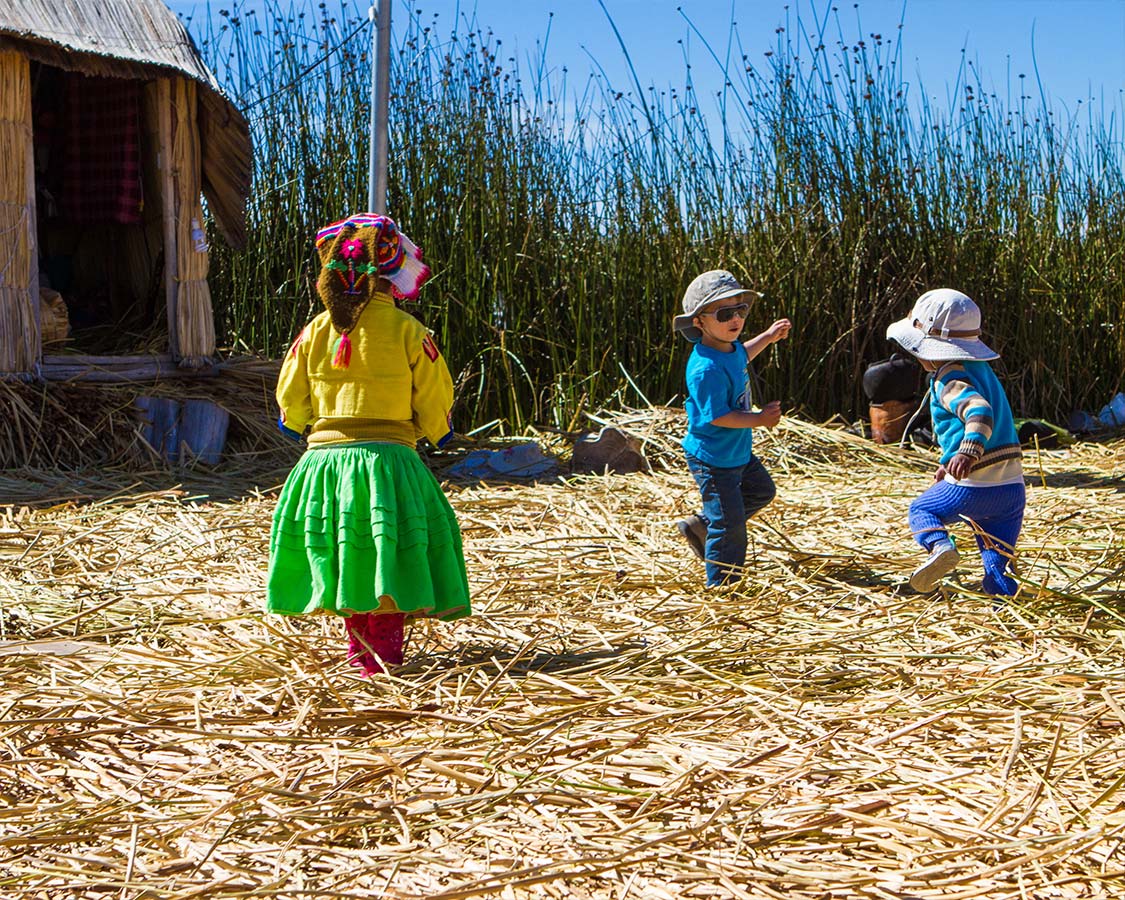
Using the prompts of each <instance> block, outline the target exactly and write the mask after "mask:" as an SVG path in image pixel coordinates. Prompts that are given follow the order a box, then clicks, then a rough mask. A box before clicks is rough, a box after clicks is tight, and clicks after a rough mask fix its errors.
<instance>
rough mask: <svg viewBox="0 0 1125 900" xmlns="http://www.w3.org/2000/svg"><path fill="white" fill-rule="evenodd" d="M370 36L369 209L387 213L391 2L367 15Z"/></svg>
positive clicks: (382, 2) (380, 0) (385, 1)
mask: <svg viewBox="0 0 1125 900" xmlns="http://www.w3.org/2000/svg"><path fill="white" fill-rule="evenodd" d="M368 17H369V18H370V19H371V21H372V22H374V23H375V28H374V30H373V32H372V34H371V148H370V153H369V158H368V168H369V180H368V184H367V208H368V210H369V211H370V212H373V213H378V214H380V215H382V214H384V213H386V211H387V138H388V131H387V109H388V106H389V103H388V98H389V95H390V89H391V0H378V2H377V3H376V4H375V5H374V6H372V7H371V9H370V10H369V11H368Z"/></svg>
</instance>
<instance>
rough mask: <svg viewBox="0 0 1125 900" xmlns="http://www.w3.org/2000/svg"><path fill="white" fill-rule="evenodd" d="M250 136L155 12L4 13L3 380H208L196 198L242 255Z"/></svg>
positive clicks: (52, 0) (111, 8) (80, 1)
mask: <svg viewBox="0 0 1125 900" xmlns="http://www.w3.org/2000/svg"><path fill="white" fill-rule="evenodd" d="M250 171H251V148H250V132H249V128H248V125H247V122H246V120H245V118H244V117H243V116H242V114H241V113H240V112H239V111H238V109H237V108H236V107H235V106H234V105H233V104H232V103H231V101H230V100H229V99H227V97H225V96H224V94H223V92H222V91H221V90H220V88H219V85H218V82H217V81H216V80H215V77H214V75H213V74H212V73H211V72H210V71H209V70H208V69H207V67H206V66H205V65H204V63H203V61H202V59H201V58H200V55H199V52H198V50H197V49H196V47H195V45H194V44H193V43H192V40H191V38H190V37H189V35H188V33H187V31H186V30H185V29H184V27H183V25H182V24H181V23H180V21H179V20H178V19H177V17H176V16H175V15H174V14H173V13H172V12H171V10H169V9H168V8H167V7H166V6H164V5H163V4H162V3H160V2H159V0H21V2H20V3H11V4H9V3H5V4H0V378H19V379H24V380H29V381H30V380H37V379H42V380H46V381H56V380H80V379H89V380H97V381H115V380H145V379H148V378H155V377H160V376H166V375H171V374H191V373H193V372H201V371H207V370H208V369H210V368H211V366H212V363H213V358H214V353H215V326H214V316H213V311H212V306H211V294H210V290H209V288H208V286H207V270H208V253H207V239H206V233H205V231H204V216H203V207H202V198H206V201H207V209H208V212H209V214H210V217H211V219H212V220H213V221H214V223H215V225H216V227H217V230H218V232H219V233H220V234H221V235H222V237H223V238H224V239H225V240H226V241H227V242H228V243H230V244H231V245H232V246H234V247H236V248H237V247H241V246H242V245H243V244H244V243H245V232H246V222H245V214H246V197H247V194H248V193H249V187H250Z"/></svg>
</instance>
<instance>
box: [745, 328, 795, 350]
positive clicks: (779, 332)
mask: <svg viewBox="0 0 1125 900" xmlns="http://www.w3.org/2000/svg"><path fill="white" fill-rule="evenodd" d="M792 325H793V323H792V322H790V321H789V320H788V319H778V320H777V321H776V322H774V323H773V324H772V325H771V326H770V327H769V328H767V329H766V330H765V331H763V332H762V333H761V334H759V335H758V336H756V337H752V338H750V340H748V341H744V342H743V344H742V346H743V347H745V348H746V358H747V359H753V358H754V357H755V356H757V355H758V354H759V353H761V352H762V351H763V350H765V349H766V347H768V346H769V345H770V344H773V343H775V342H777V341H781V340H784V339H785V338H787V337H789V329H790V328H791V327H792Z"/></svg>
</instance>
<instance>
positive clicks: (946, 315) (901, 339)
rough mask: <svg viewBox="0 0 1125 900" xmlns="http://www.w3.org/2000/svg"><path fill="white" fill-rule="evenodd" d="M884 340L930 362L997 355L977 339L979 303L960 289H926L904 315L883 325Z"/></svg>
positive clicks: (998, 356) (991, 357)
mask: <svg viewBox="0 0 1125 900" xmlns="http://www.w3.org/2000/svg"><path fill="white" fill-rule="evenodd" d="M887 338H888V340H892V341H896V342H898V343H899V344H900V345H901V346H902V348H903V349H904V350H906V351H908V352H910V353H912V354H913V355H914V356H917V357H918V358H919V359H925V360H929V361H931V362H947V361H950V360H959V359H960V360H971V359H979V360H988V359H999V358H1000V354H999V353H997V352H996V351H995V350H993V349H992V348H991V347H989V346H988V345H987V344H985V343H984V341H982V340H981V339H980V307H978V306H977V305H976V304H975V303H974V302H973V301H972V300H971V299H970V298H969V297H967V296H965V295H964V294H962V293H961V292H960V291H954V290H951V289H950V288H938V289H936V290H933V291H926V293H924V294H923V295H922V296H921V297H919V298H918V300H917V302H916V303H915V304H914V309H912V310H911V311H910V315H909V316H907V317H906V318H905V319H900V320H899V321H898V322H895V323H894V324H893V325H891V326H890V327H889V328H887Z"/></svg>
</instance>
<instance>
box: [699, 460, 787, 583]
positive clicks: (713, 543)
mask: <svg viewBox="0 0 1125 900" xmlns="http://www.w3.org/2000/svg"><path fill="white" fill-rule="evenodd" d="M687 464H688V471H690V472H691V474H692V477H693V478H694V479H695V483H696V484H698V485H699V493H700V494H702V496H703V511H702V512H701V513H699V518H701V519H702V520H703V521H704V522H706V523H707V543H706V545H705V547H706V552H705V553H704V556H705V557H706V560H707V584H708V585H709V586H712V585H719V584H726V583H728V582H730V581H737V580H738V579H739V578H741V577H742V567H743V566H744V565H745V564H746V520H747V519H749V518H750V517H751V516H752V515H754V513H756V512H757V511H758V510H759V509H761V508H762V507H763V506H765V505H766V504H767V503H769V502H770V501H771V500H772V499H773V498H774V496H775V495H776V494H777V488H776V487H774V483H773V479H772V478H770V473H769V472H767V471H766V468H765V466H763V465H762V463H761V461H760V460H759V459H758V457H756V456H751V457H750V461H749V462H748V463H747V464H746V465H744V466H734V467H733V468H720V467H719V466H712V465H708V464H707V463H705V462H703V460H701V459H696V458H695V457H694V456H692V455H691V454H690V453H689V454H687Z"/></svg>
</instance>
